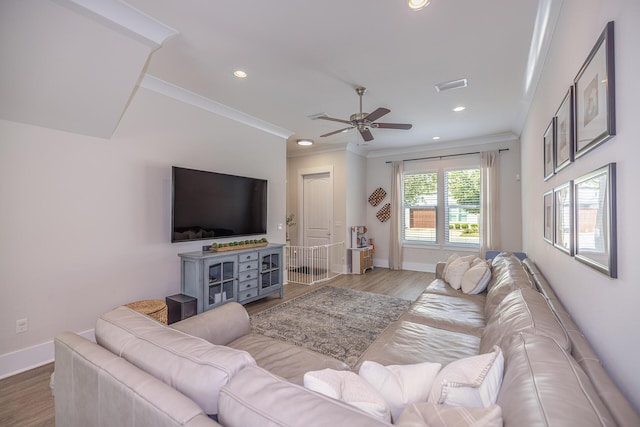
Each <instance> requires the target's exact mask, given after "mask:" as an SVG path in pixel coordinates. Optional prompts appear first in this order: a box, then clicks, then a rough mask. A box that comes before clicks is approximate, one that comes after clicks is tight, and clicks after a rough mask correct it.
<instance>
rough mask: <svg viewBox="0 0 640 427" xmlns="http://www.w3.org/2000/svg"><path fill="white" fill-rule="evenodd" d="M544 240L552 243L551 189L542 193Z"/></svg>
mask: <svg viewBox="0 0 640 427" xmlns="http://www.w3.org/2000/svg"><path fill="white" fill-rule="evenodd" d="M543 197H544V240H546V241H547V242H549V243H551V244H552V245H553V190H549V191H547V192H546V193H544V196H543Z"/></svg>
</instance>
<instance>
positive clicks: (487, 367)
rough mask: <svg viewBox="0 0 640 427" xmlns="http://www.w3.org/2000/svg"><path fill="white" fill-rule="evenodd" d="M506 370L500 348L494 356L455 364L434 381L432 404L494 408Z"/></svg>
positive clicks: (489, 354) (443, 370) (469, 359)
mask: <svg viewBox="0 0 640 427" xmlns="http://www.w3.org/2000/svg"><path fill="white" fill-rule="evenodd" d="M503 370H504V356H503V355H502V350H500V347H498V346H497V345H496V346H493V351H492V352H491V353H485V354H480V355H478V356H471V357H467V358H464V359H460V360H456V361H455V362H451V363H450V364H449V365H447V366H446V367H445V368H444V369H442V370H441V371H440V373H439V374H438V376H437V377H436V379H435V380H434V381H433V386H432V387H431V392H430V393H429V402H431V403H437V404H445V405H452V406H465V407H468V408H482V407H485V408H486V407H488V406H490V405H493V404H495V403H496V399H497V397H498V392H499V391H500V386H501V385H502V374H503Z"/></svg>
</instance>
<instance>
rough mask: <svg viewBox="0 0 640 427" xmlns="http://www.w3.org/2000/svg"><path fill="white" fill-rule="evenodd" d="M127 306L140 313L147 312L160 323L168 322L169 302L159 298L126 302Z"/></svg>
mask: <svg viewBox="0 0 640 427" xmlns="http://www.w3.org/2000/svg"><path fill="white" fill-rule="evenodd" d="M125 307H129V308H130V309H132V310H135V311H137V312H139V313H142V314H146V315H147V316H150V317H153V318H154V319H156V320H157V321H158V322H160V323H164V324H165V325H166V324H167V314H168V310H167V304H166V303H165V302H164V301H162V300H159V299H145V300H142V301H136V302H131V303H129V304H125Z"/></svg>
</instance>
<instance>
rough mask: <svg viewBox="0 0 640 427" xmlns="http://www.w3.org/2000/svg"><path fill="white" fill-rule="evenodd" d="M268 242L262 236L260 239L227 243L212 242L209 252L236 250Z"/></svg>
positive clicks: (260, 245) (259, 246)
mask: <svg viewBox="0 0 640 427" xmlns="http://www.w3.org/2000/svg"><path fill="white" fill-rule="evenodd" d="M268 244H269V242H268V241H267V239H266V238H264V237H263V238H262V239H260V240H244V241H240V242H229V243H212V244H211V247H210V248H209V250H210V251H211V252H227V251H237V250H240V249H251V248H261V247H263V246H267V245H268Z"/></svg>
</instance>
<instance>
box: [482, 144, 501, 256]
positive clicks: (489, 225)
mask: <svg viewBox="0 0 640 427" xmlns="http://www.w3.org/2000/svg"><path fill="white" fill-rule="evenodd" d="M498 162H499V152H498V151H485V152H482V153H481V157H480V176H481V178H480V180H481V182H480V188H481V191H480V198H481V200H480V219H481V224H480V250H481V253H482V256H484V254H485V252H486V251H487V250H500V249H501V248H500V218H499V215H500V213H499V204H498V203H499V202H498V194H499V188H498Z"/></svg>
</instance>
